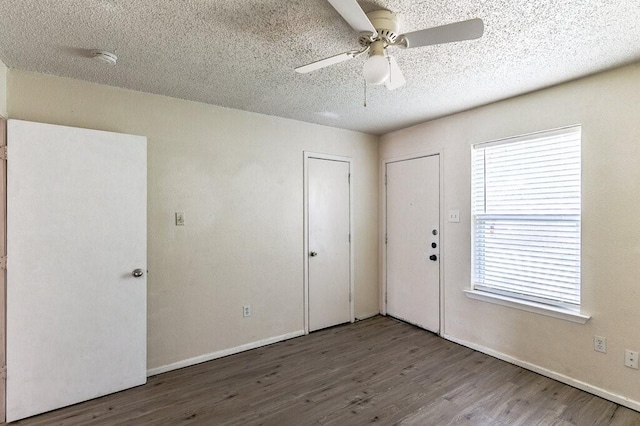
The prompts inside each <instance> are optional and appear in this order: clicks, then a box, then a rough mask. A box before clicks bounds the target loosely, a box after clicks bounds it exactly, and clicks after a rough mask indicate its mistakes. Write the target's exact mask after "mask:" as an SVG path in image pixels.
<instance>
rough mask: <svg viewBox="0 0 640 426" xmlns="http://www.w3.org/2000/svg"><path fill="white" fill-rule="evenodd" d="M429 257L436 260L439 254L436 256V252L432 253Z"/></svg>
mask: <svg viewBox="0 0 640 426" xmlns="http://www.w3.org/2000/svg"><path fill="white" fill-rule="evenodd" d="M429 259H430V260H433V261H434V262H435V261H436V260H438V256H436V255H435V254H432V255H431V256H429Z"/></svg>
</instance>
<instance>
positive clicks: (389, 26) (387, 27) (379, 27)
mask: <svg viewBox="0 0 640 426" xmlns="http://www.w3.org/2000/svg"><path fill="white" fill-rule="evenodd" d="M367 18H369V20H370V21H371V23H372V24H373V27H374V28H375V29H376V31H378V36H377V37H376V40H383V41H384V42H386V43H388V44H392V43H394V42H395V41H396V39H397V38H398V35H399V32H400V26H399V25H398V18H397V17H396V15H395V14H394V13H393V12H391V11H390V10H374V11H373V12H369V13H367ZM359 41H360V44H361V45H362V46H363V47H366V46H369V45H370V44H371V42H372V40H371V38H370V37H366V36H361V37H360V40H359Z"/></svg>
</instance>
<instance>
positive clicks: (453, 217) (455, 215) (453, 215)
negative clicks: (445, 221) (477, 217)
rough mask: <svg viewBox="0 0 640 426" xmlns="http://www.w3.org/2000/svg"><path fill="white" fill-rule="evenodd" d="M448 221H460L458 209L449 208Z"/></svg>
mask: <svg viewBox="0 0 640 426" xmlns="http://www.w3.org/2000/svg"><path fill="white" fill-rule="evenodd" d="M449 222H456V223H457V222H460V210H449Z"/></svg>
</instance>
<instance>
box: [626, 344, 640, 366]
mask: <svg viewBox="0 0 640 426" xmlns="http://www.w3.org/2000/svg"><path fill="white" fill-rule="evenodd" d="M624 365H625V366H627V367H629V368H635V369H636V370H637V369H638V352H636V351H630V350H629V349H625V351H624Z"/></svg>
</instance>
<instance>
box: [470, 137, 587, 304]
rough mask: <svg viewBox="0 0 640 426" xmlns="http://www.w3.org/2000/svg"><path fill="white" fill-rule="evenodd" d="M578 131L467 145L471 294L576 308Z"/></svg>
mask: <svg viewBox="0 0 640 426" xmlns="http://www.w3.org/2000/svg"><path fill="white" fill-rule="evenodd" d="M580 139H581V128H580V126H576V127H571V128H565V129H560V130H553V131H547V132H542V133H536V134H532V135H527V136H523V137H517V138H511V139H507V140H501V141H497V142H489V143H483V144H478V145H474V146H473V152H472V200H471V203H472V214H473V219H474V227H473V228H474V229H473V254H472V261H473V267H472V270H473V272H472V280H473V284H472V286H473V289H474V290H478V291H482V292H487V293H492V294H496V295H499V296H506V297H509V298H515V299H520V300H525V301H529V302H535V303H542V304H544V305H552V306H554V307H560V308H564V309H569V310H572V311H578V310H579V308H580V204H581V203H580V192H581V186H580V180H581V179H580V164H581V163H580Z"/></svg>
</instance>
